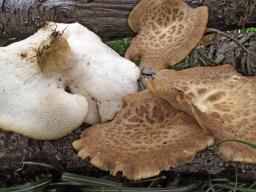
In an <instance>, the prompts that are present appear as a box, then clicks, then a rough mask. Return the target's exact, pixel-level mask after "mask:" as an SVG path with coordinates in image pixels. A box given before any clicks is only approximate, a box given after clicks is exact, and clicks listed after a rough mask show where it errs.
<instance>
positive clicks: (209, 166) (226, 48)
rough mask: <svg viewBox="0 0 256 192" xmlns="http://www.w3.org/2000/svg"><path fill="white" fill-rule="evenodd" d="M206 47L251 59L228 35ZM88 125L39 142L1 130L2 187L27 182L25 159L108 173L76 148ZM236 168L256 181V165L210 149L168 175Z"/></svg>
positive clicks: (229, 172) (227, 173)
mask: <svg viewBox="0 0 256 192" xmlns="http://www.w3.org/2000/svg"><path fill="white" fill-rule="evenodd" d="M236 37H238V39H240V42H241V43H243V44H244V45H245V46H246V47H249V46H250V45H252V43H253V42H254V41H255V37H256V34H255V33H249V34H243V35H236ZM216 43H217V44H216ZM206 48H207V53H206V54H207V56H208V58H209V59H213V58H214V57H215V56H216V55H218V54H224V58H223V59H222V61H221V63H234V64H236V65H238V64H239V63H242V62H243V61H245V60H247V54H245V53H244V52H243V51H241V50H239V49H240V48H239V47H238V46H237V45H236V44H234V43H233V42H232V41H231V40H229V39H227V38H226V37H221V36H218V37H216V38H214V40H213V41H211V42H210V43H209V44H208V45H207V46H206ZM234 54H235V55H234ZM190 57H191V58H194V59H190V61H189V62H190V63H189V65H190V66H195V65H197V64H196V63H198V60H196V59H195V58H196V57H197V56H196V55H195V53H194V52H193V53H192V54H191V56H190ZM208 62H209V61H208ZM86 127H88V125H83V126H82V127H81V128H80V129H78V130H76V131H74V132H73V133H72V134H70V135H68V136H66V137H65V138H62V139H59V140H56V141H35V140H31V139H28V138H25V137H23V136H21V135H18V134H15V133H9V132H4V131H0V186H1V185H4V184H6V183H12V182H14V183H15V182H17V181H18V179H19V180H21V181H26V179H27V178H24V177H23V176H21V175H20V174H18V173H19V171H18V170H20V169H21V168H23V166H22V162H24V161H35V162H41V163H48V164H50V165H52V166H55V167H57V168H58V169H59V170H61V171H69V172H74V173H79V174H84V175H90V176H99V175H106V174H107V173H105V172H103V171H100V170H98V169H96V168H94V167H93V166H92V165H91V164H90V163H89V162H88V161H82V160H80V159H79V158H78V157H77V154H76V152H75V151H74V150H73V148H72V145H71V144H72V142H73V141H75V140H76V139H78V138H79V137H80V134H81V132H82V130H84V129H85V128H86ZM235 168H236V169H235ZM235 170H237V171H238V178H239V180H246V181H255V179H256V165H249V164H241V163H231V162H225V161H223V160H221V159H220V158H219V157H218V156H217V155H216V154H215V152H214V151H213V150H210V149H209V150H205V151H203V152H201V153H199V154H198V155H197V156H196V157H195V159H194V160H193V161H192V162H191V163H189V164H186V165H183V166H180V167H178V168H175V169H171V170H170V171H169V172H166V173H164V174H174V175H177V174H185V175H187V176H188V177H189V178H192V177H197V176H198V175H201V176H202V175H204V176H206V177H218V176H221V177H222V176H223V177H228V178H234V175H235V174H234V173H235V172H234V171H235ZM30 171H32V170H30V169H29V170H26V171H25V173H26V174H28V175H33V173H34V172H35V171H36V172H37V173H42V170H41V168H40V167H33V172H30ZM14 178H18V179H14ZM21 178H23V179H24V180H22V179H21ZM21 181H20V182H21Z"/></svg>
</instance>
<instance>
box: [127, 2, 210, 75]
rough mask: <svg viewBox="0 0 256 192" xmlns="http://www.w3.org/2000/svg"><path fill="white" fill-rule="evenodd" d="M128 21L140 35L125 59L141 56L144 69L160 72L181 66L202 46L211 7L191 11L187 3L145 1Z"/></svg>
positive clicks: (132, 43)
mask: <svg viewBox="0 0 256 192" xmlns="http://www.w3.org/2000/svg"><path fill="white" fill-rule="evenodd" d="M128 21H129V25H130V27H131V28H132V29H133V30H134V31H135V32H137V33H138V35H137V36H136V37H134V38H133V40H132V42H131V45H130V46H129V48H128V50H127V52H126V55H125V57H126V58H128V59H137V58H139V57H141V61H140V66H141V67H145V68H152V69H153V70H156V71H158V70H159V69H162V68H167V67H168V66H169V65H174V64H177V63H179V62H180V61H181V60H183V59H184V58H185V57H186V56H187V55H188V54H189V53H190V52H191V51H192V49H193V48H194V47H195V46H196V45H197V44H198V43H199V41H200V40H201V38H202V37H203V34H204V32H205V29H206V26H207V23H208V8H207V7H206V6H202V7H198V8H191V7H189V6H188V5H187V4H186V3H185V2H184V1H183V0H157V1H156V0H142V1H140V2H139V4H138V5H137V6H136V7H135V8H134V9H133V11H132V12H131V13H130V16H129V20H128Z"/></svg>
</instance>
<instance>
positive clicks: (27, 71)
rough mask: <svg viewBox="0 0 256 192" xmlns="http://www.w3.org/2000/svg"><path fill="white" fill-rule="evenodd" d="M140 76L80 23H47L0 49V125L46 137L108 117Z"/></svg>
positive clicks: (134, 90) (59, 134) (107, 118)
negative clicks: (35, 31)
mask: <svg viewBox="0 0 256 192" xmlns="http://www.w3.org/2000/svg"><path fill="white" fill-rule="evenodd" d="M139 74H140V72H139V69H138V67H136V65H135V64H134V63H132V62H130V61H128V60H126V59H124V58H122V57H120V56H119V55H118V54H117V53H115V52H114V51H113V50H112V49H110V48H109V47H107V46H106V45H105V44H104V43H102V41H101V39H100V38H99V37H98V36H97V35H95V34H94V33H92V32H91V31H89V30H88V29H87V28H85V27H83V26H82V25H80V24H78V23H75V24H56V23H48V24H46V25H45V26H44V27H43V28H41V29H40V30H39V31H38V32H37V33H35V34H34V35H32V36H31V37H29V38H27V39H25V40H23V41H20V42H17V43H13V44H11V45H9V46H7V47H3V48H0V87H1V88H0V92H1V94H0V106H1V108H0V128H2V129H4V130H7V131H13V132H17V133H20V134H23V135H25V136H28V137H31V138H34V139H40V140H43V139H47V140H50V139H57V138H60V137H63V136H65V135H67V134H68V133H69V132H71V131H72V130H74V129H76V128H78V127H79V126H80V125H81V124H82V123H83V122H84V121H85V122H87V123H91V124H93V123H97V122H100V121H107V120H110V119H112V118H113V117H114V115H115V114H116V113H117V112H118V111H119V110H120V109H121V108H122V105H123V103H122V98H123V96H125V95H128V94H131V93H134V92H136V91H137V79H138V78H139ZM65 90H69V91H65ZM69 92H70V93H69ZM76 94H78V95H76Z"/></svg>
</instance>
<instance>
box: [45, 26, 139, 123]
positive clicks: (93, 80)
mask: <svg viewBox="0 0 256 192" xmlns="http://www.w3.org/2000/svg"><path fill="white" fill-rule="evenodd" d="M46 27H47V28H48V30H54V29H55V30H56V31H58V32H59V33H61V38H63V39H64V40H66V42H63V41H61V40H59V41H55V42H54V44H55V45H54V46H51V48H50V49H49V50H48V51H47V52H45V53H44V55H45V58H46V60H45V61H44V62H43V63H44V67H45V68H46V69H47V66H53V65H52V63H55V65H57V66H58V67H57V68H59V69H60V72H61V73H62V74H63V78H64V80H65V81H66V83H67V84H68V86H69V88H70V90H71V92H72V93H77V94H81V95H84V96H86V97H87V99H88V101H89V113H88V115H89V116H88V117H87V119H86V122H88V123H91V124H93V123H96V122H99V121H100V119H101V121H102V122H105V121H108V120H111V119H113V117H114V115H115V114H116V113H117V112H118V111H119V110H120V109H121V108H122V106H123V103H122V98H123V97H124V96H126V95H128V94H132V93H135V92H137V89H138V86H137V80H138V79H139V76H140V71H139V69H138V67H137V66H136V65H135V64H134V63H132V62H130V61H129V60H127V59H125V58H122V57H120V56H119V55H118V54H117V53H116V52H114V51H113V50H112V49H111V48H109V47H108V46H106V45H105V44H104V43H102V41H101V39H100V38H99V37H98V36H97V35H96V34H94V33H93V32H91V31H89V30H88V29H87V28H85V27H84V26H82V25H80V24H78V23H75V24H54V23H49V24H48V25H47V26H46ZM63 44H65V46H64V45H63ZM63 47H65V49H64V48H63ZM63 52H65V54H63ZM60 55H61V56H60ZM49 58H50V59H49ZM56 63H57V64H56Z"/></svg>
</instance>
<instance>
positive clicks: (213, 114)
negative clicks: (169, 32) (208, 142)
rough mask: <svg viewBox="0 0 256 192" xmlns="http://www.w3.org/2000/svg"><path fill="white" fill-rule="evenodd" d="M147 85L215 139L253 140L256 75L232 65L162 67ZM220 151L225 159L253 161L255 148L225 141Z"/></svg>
mask: <svg viewBox="0 0 256 192" xmlns="http://www.w3.org/2000/svg"><path fill="white" fill-rule="evenodd" d="M148 86H149V88H150V90H151V91H153V92H154V93H155V94H156V95H158V96H160V97H161V98H163V99H165V100H167V101H168V102H169V103H170V104H171V105H173V106H174V107H175V108H177V109H180V110H183V111H186V112H188V113H190V114H191V115H192V116H194V117H195V119H197V121H198V123H199V124H200V125H201V126H202V127H204V128H206V129H209V130H210V131H211V132H212V134H213V136H214V137H215V138H216V139H218V140H227V139H238V140H244V141H249V142H252V143H256V129H255V128H256V126H255V124H256V77H245V76H242V75H240V74H239V73H237V72H236V70H235V69H234V67H232V66H231V65H223V66H218V67H212V68H211V67H210V68H209V67H207V68H204V67H198V68H192V69H187V70H182V71H174V70H161V71H160V72H159V73H158V74H157V76H156V79H155V80H154V81H150V82H149V83H148ZM219 152H220V153H221V155H222V157H223V158H224V159H226V160H233V161H240V162H248V163H256V151H255V150H254V149H251V148H250V147H248V146H245V145H243V144H237V143H232V142H231V143H224V144H222V145H220V148H219Z"/></svg>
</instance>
